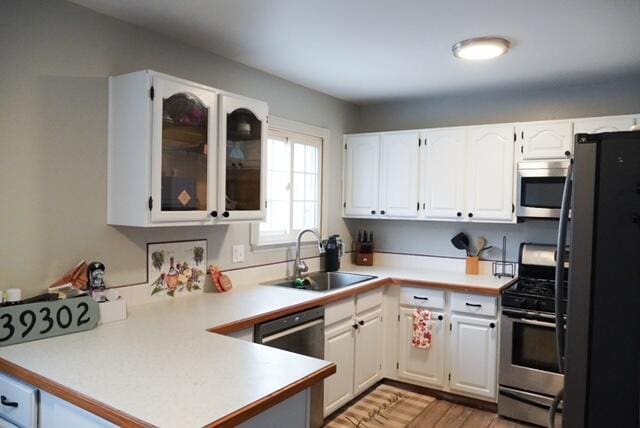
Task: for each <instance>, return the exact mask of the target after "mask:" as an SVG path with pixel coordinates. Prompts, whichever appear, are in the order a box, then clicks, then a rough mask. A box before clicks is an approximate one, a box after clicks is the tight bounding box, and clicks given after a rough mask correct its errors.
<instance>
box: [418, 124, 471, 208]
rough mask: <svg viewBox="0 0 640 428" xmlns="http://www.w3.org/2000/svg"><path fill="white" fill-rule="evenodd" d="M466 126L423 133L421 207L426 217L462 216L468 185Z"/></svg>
mask: <svg viewBox="0 0 640 428" xmlns="http://www.w3.org/2000/svg"><path fill="white" fill-rule="evenodd" d="M465 134H466V133H465V130H464V129H441V130H434V131H427V132H426V133H425V134H424V141H425V144H424V147H423V149H422V154H421V169H420V187H421V193H422V204H421V207H420V208H421V210H422V211H423V215H424V217H426V218H432V219H462V213H463V211H464V185H465V179H464V178H465V158H466V150H465V145H466V143H465V141H466V135H465Z"/></svg>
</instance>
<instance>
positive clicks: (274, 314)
mask: <svg viewBox="0 0 640 428" xmlns="http://www.w3.org/2000/svg"><path fill="white" fill-rule="evenodd" d="M515 281H516V278H513V279H512V280H511V281H509V282H507V283H506V284H505V285H503V286H502V287H500V288H490V287H483V286H473V285H464V284H451V283H444V282H434V281H426V280H419V279H402V278H393V277H391V278H389V277H387V278H376V279H374V280H372V281H371V282H370V283H368V284H366V285H363V286H360V287H354V288H352V289H347V290H344V291H342V292H339V293H335V294H331V295H329V296H319V297H318V298H317V299H312V300H309V301H306V302H304V303H298V304H296V305H292V306H287V307H284V308H280V309H275V310H273V311H269V312H265V313H262V314H259V315H255V316H251V317H247V318H243V319H241V320H238V321H232V322H229V323H226V324H221V325H219V326H216V327H211V328H208V329H207V331H208V332H210V333H218V334H223V335H229V334H232V333H237V332H239V331H242V330H245V329H247V328H251V327H253V326H255V325H256V324H259V323H262V322H266V321H271V320H273V319H276V318H280V317H284V316H287V315H291V314H293V313H295V312H300V311H304V310H305V309H309V308H312V307H315V306H324V305H327V304H329V303H333V302H337V301H339V300H342V299H345V298H347V297H350V296H353V295H356V294H360V293H365V292H367V291H370V290H373V289H375V288H378V287H384V286H386V285H398V286H400V285H402V286H419V287H430V288H437V289H440V290H448V291H453V292H458V293H471V294H482V295H485V296H494V297H498V296H500V294H501V292H502V290H504V289H505V288H507V287H508V286H510V285H511V284H513V283H514V282H515Z"/></svg>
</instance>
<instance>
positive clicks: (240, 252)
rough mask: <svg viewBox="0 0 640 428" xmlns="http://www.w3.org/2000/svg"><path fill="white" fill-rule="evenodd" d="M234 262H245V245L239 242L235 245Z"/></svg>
mask: <svg viewBox="0 0 640 428" xmlns="http://www.w3.org/2000/svg"><path fill="white" fill-rule="evenodd" d="M231 261H232V262H233V263H242V262H244V245H242V244H238V245H234V246H233V256H232V260H231Z"/></svg>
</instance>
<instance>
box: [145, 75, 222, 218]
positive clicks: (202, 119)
mask: <svg viewBox="0 0 640 428" xmlns="http://www.w3.org/2000/svg"><path fill="white" fill-rule="evenodd" d="M153 88H154V98H153V107H152V118H151V123H152V131H151V135H152V137H151V138H152V143H151V149H152V150H151V159H152V161H151V189H152V192H151V194H152V197H153V202H154V203H153V206H152V209H151V221H152V222H154V223H155V222H165V221H166V222H173V221H188V220H196V221H206V220H209V219H210V218H211V214H210V213H211V212H212V211H215V209H216V203H217V201H216V181H217V180H216V176H215V171H216V151H215V147H216V141H217V139H216V135H215V131H216V107H217V103H216V93H214V92H212V91H209V90H205V89H201V88H199V87H197V86H190V85H187V84H185V83H180V82H176V81H172V80H169V79H165V78H162V77H158V76H154V77H153ZM211 148H213V150H212V149H211Z"/></svg>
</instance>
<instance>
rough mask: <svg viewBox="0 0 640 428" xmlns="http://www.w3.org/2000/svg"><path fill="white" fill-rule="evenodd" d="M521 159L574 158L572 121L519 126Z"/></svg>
mask: <svg viewBox="0 0 640 428" xmlns="http://www.w3.org/2000/svg"><path fill="white" fill-rule="evenodd" d="M518 136H519V137H520V142H521V146H520V147H521V149H520V150H521V151H520V154H521V158H522V159H524V160H536V159H566V158H570V157H572V156H573V123H572V122H571V121H553V122H533V123H523V124H520V125H519V126H518Z"/></svg>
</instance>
